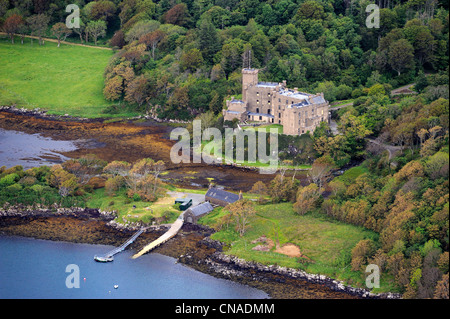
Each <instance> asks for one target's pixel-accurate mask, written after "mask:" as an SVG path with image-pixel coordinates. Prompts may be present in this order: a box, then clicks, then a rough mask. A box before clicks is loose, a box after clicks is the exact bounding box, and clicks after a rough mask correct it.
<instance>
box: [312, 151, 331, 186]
mask: <svg viewBox="0 0 450 319" xmlns="http://www.w3.org/2000/svg"><path fill="white" fill-rule="evenodd" d="M334 167H335V163H334V161H333V159H332V158H331V156H329V155H325V156H322V157H319V158H318V159H316V160H315V161H314V163H313V164H312V166H311V169H310V170H309V171H308V179H309V180H310V182H311V183H315V184H316V185H317V187H318V188H319V189H322V186H323V185H324V183H325V182H326V180H327V178H328V177H330V173H331V170H332V169H333V168H334Z"/></svg>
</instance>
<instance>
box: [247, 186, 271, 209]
mask: <svg viewBox="0 0 450 319" xmlns="http://www.w3.org/2000/svg"><path fill="white" fill-rule="evenodd" d="M249 193H251V194H257V195H259V198H258V203H260V204H261V203H262V202H264V196H265V195H267V186H266V184H264V183H263V182H262V181H257V182H256V183H255V184H254V185H253V187H252V189H251V190H250V191H249Z"/></svg>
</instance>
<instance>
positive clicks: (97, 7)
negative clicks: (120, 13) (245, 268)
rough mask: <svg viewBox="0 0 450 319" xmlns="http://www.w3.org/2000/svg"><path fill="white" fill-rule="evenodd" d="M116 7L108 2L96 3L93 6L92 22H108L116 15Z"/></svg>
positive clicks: (104, 0)
mask: <svg viewBox="0 0 450 319" xmlns="http://www.w3.org/2000/svg"><path fill="white" fill-rule="evenodd" d="M116 10H117V8H116V5H115V4H114V3H113V2H111V1H108V0H100V1H96V2H95V3H94V5H93V6H92V9H91V12H90V16H89V18H90V19H91V20H103V21H106V20H108V19H110V18H111V17H113V16H114V14H115V13H116Z"/></svg>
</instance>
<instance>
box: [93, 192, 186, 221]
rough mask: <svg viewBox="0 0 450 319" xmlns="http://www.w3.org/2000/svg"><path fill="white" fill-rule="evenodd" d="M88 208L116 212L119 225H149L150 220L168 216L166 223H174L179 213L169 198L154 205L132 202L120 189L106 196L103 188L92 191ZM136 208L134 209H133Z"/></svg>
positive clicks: (164, 198) (160, 199) (162, 199)
mask: <svg viewBox="0 0 450 319" xmlns="http://www.w3.org/2000/svg"><path fill="white" fill-rule="evenodd" d="M86 206H87V207H90V208H99V209H101V210H104V211H113V210H115V211H117V214H118V216H117V221H118V222H120V223H126V222H127V221H129V222H136V221H142V222H144V223H149V222H150V221H151V219H152V218H157V217H161V216H163V215H164V214H168V216H169V219H168V220H167V221H166V222H167V223H172V222H174V221H175V220H176V219H177V217H178V216H179V215H180V213H181V211H180V210H178V209H177V208H176V207H175V205H174V199H173V198H172V197H170V196H166V197H163V198H159V199H158V200H157V201H156V202H154V203H149V202H143V201H133V200H132V199H130V198H128V197H127V196H126V190H125V189H122V190H120V191H118V192H117V193H116V195H115V196H108V195H107V194H106V193H105V189H104V188H99V189H97V190H95V191H94V193H93V194H92V195H91V196H90V198H89V200H88V201H87V202H86ZM133 206H136V208H133Z"/></svg>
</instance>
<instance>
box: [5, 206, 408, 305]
mask: <svg viewBox="0 0 450 319" xmlns="http://www.w3.org/2000/svg"><path fill="white" fill-rule="evenodd" d="M114 217H115V213H114V212H104V211H101V210H98V209H88V208H86V209H85V208H75V207H74V208H39V209H27V208H25V207H21V208H19V207H9V208H7V209H0V234H5V235H16V236H25V237H33V238H39V239H49V240H58V241H70V242H79V243H89V244H108V245H116V246H118V245H120V244H121V243H122V242H123V241H124V240H126V239H127V238H128V237H129V236H130V234H131V233H132V232H133V231H135V229H137V228H139V227H140V226H141V225H137V224H136V225H134V224H133V225H126V226H124V225H122V224H117V223H115V222H114ZM165 230H166V228H165V227H164V226H161V227H152V228H149V229H148V230H147V231H146V232H145V233H144V234H142V235H141V236H140V237H139V238H138V239H137V240H136V241H135V243H133V244H132V245H131V246H130V247H131V249H134V250H136V251H138V250H140V249H141V248H142V247H143V246H145V245H146V244H147V243H148V242H150V241H152V240H154V239H156V238H157V237H159V236H160V235H161V234H163V233H164V232H165ZM212 233H214V230H213V229H211V228H208V227H205V226H201V225H192V224H185V225H184V226H183V228H182V230H181V232H180V233H179V234H178V235H177V236H175V237H174V238H172V239H171V240H169V241H168V242H167V243H165V244H164V245H162V246H160V247H158V248H156V249H155V250H154V252H155V253H161V254H163V255H167V256H170V257H174V258H176V259H177V262H180V263H183V264H186V265H188V266H190V267H192V268H194V269H196V270H198V271H201V272H203V273H207V274H209V275H212V276H215V277H219V278H224V279H229V280H232V281H235V282H239V283H242V284H246V285H249V286H252V287H254V288H257V289H261V290H263V291H265V292H267V293H268V294H269V295H270V297H271V298H276V299H284V298H286V299H296V298H305V299H312V298H319V299H328V298H334V299H344V298H345V299H347V298H369V299H397V298H401V295H399V294H392V293H383V294H373V293H370V292H369V291H366V290H364V289H359V288H353V287H349V286H345V285H344V284H343V283H342V282H339V281H336V280H334V279H331V278H328V277H326V276H323V275H314V274H308V273H306V272H304V271H301V270H298V269H291V268H286V267H280V266H275V265H270V266H266V265H263V264H260V263H256V262H250V261H246V260H243V259H240V258H237V257H235V256H229V255H225V254H224V253H222V247H223V245H222V243H220V242H218V241H215V240H212V239H211V238H210V237H209V236H210V235H211V234H212Z"/></svg>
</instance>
